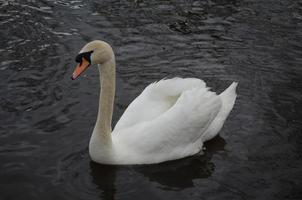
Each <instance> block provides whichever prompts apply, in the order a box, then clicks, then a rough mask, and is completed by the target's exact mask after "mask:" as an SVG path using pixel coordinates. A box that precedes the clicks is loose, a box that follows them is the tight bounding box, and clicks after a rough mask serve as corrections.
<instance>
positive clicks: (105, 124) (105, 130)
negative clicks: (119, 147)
mask: <svg viewBox="0 0 302 200" xmlns="http://www.w3.org/2000/svg"><path fill="white" fill-rule="evenodd" d="M98 68H99V72H100V84H101V91H100V93H101V94H100V100H99V111H98V117H97V122H96V125H95V133H96V134H98V136H99V137H98V138H99V139H100V142H101V143H103V144H109V143H111V120H112V112H113V104H114V94H115V60H114V58H112V59H111V60H109V61H107V62H106V63H104V64H102V66H101V65H98Z"/></svg>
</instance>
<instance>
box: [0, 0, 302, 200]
mask: <svg viewBox="0 0 302 200" xmlns="http://www.w3.org/2000/svg"><path fill="white" fill-rule="evenodd" d="M0 3H1V5H0V28H1V29H0V38H1V39H0V53H1V60H0V71H1V72H0V80H1V81H0V163H1V164H0V199H12V200H14V199H31V200H34V199H46V200H47V199H51V200H52V199H207V200H208V199H302V192H301V191H302V190H301V189H302V181H301V177H302V168H301V166H302V150H301V149H302V148H301V143H302V136H301V127H302V124H301V108H302V106H301V99H302V92H301V88H302V82H301V78H302V71H301V66H302V43H301V41H302V1H300V0H299V1H297V0H295V1H294V0H274V1H272V0H267V1H260V0H243V1H238V0H231V1H230V0H228V1H227V0H208V1H197V0H196V1H194V0H180V1H179V0H172V1H171V0H169V1H168V0H166V1H164V0H156V1H155V0H150V1H143V0H129V1H123V2H121V1H113V0H111V1H103V0H89V1H83V0H76V1H68V0H43V1H42V0H41V1H36V0H10V1H3V0H2V1H0ZM94 39H102V40H105V41H108V42H109V43H110V44H112V46H113V48H114V50H115V52H116V59H117V94H116V104H115V108H114V109H115V113H114V120H113V121H114V123H116V121H117V120H118V119H119V117H120V116H121V114H122V113H123V111H124V110H125V108H126V107H127V105H128V104H129V103H130V102H131V101H132V100H133V99H134V98H135V97H136V96H137V95H138V94H139V93H140V92H141V91H142V90H143V88H144V87H146V86H147V85H148V84H150V83H152V82H154V81H156V80H159V79H162V78H164V77H174V76H181V77H197V78H201V79H203V80H205V81H206V82H207V84H208V86H210V87H211V88H213V90H214V91H217V92H221V91H223V90H224V89H225V88H226V87H227V86H228V85H229V84H230V83H231V82H232V81H238V82H239V87H238V98H237V101H236V104H235V107H234V109H233V111H232V113H231V114H230V116H229V118H228V119H227V121H226V123H225V125H224V127H223V129H222V130H221V132H220V136H218V137H216V138H215V139H213V140H212V141H210V142H208V143H206V151H205V152H204V154H203V155H196V156H193V157H190V158H186V159H181V160H177V161H172V162H167V163H163V164H159V165H152V166H104V165H99V164H96V163H93V162H92V161H91V160H90V158H89V155H88V142H89V137H90V134H91V132H92V129H93V126H94V123H95V119H96V114H97V113H96V112H97V106H98V105H97V104H98V92H99V83H98V81H99V80H98V72H97V69H96V68H92V67H91V68H90V69H89V70H87V72H85V75H84V76H82V77H81V78H79V79H78V80H76V81H71V80H70V75H71V73H72V71H73V69H74V67H75V62H74V57H75V55H76V54H77V52H78V51H79V49H80V48H81V47H82V46H83V45H84V44H85V43H87V42H89V41H91V40H94Z"/></svg>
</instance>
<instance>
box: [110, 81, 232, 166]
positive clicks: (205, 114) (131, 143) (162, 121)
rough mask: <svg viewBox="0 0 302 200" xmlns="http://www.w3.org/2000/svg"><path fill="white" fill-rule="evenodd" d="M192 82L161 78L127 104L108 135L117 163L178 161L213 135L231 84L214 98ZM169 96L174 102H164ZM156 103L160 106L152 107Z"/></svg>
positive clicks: (229, 106) (225, 109) (224, 112)
mask: <svg viewBox="0 0 302 200" xmlns="http://www.w3.org/2000/svg"><path fill="white" fill-rule="evenodd" d="M197 80H198V79H188V80H187V79H179V78H177V79H170V80H162V81H160V82H158V83H154V84H151V85H150V86H148V87H147V88H146V89H145V90H144V92H143V93H142V94H141V95H140V96H139V97H138V98H137V99H135V101H134V102H132V104H131V105H130V106H129V108H128V109H127V110H126V111H125V114H124V116H123V117H122V118H121V120H122V121H121V122H119V123H118V124H117V127H116V128H115V129H114V131H113V140H114V143H115V144H116V149H115V152H118V153H117V154H116V155H115V159H116V161H117V162H118V163H124V164H133V163H136V164H148V163H158V162H163V161H167V160H173V159H179V158H183V157H186V156H190V155H193V154H196V153H198V152H199V151H200V150H201V149H202V146H203V142H204V141H206V140H209V139H211V138H213V137H215V136H216V135H217V133H218V131H219V130H220V129H221V127H222V125H223V123H224V121H225V119H226V117H227V116H228V114H229V113H230V111H231V109H232V107H233V105H234V101H235V98H236V92H235V90H236V85H237V84H236V83H233V84H232V85H231V86H230V87H229V88H228V89H227V90H225V92H223V93H222V94H220V95H216V94H215V93H214V92H211V91H209V89H208V88H206V87H205V84H204V82H203V81H201V80H198V81H197ZM186 81H189V82H190V84H189V82H186ZM181 82H183V84H184V85H185V84H187V83H188V84H187V85H185V86H184V85H182V84H181ZM165 83H166V84H165ZM173 84H174V86H175V87H173ZM178 84H179V87H177V85H178ZM171 96H172V97H175V100H174V101H175V102H173V103H170V104H169V103H166V102H167V101H171V100H167V97H171ZM150 102H153V105H154V106H150V105H152V103H150ZM154 102H156V103H154ZM157 103H158V104H162V105H164V106H162V107H161V106H158V107H156V106H155V104H157ZM168 104H169V105H168ZM147 105H149V107H145V106H147ZM165 106H166V107H165ZM154 110H155V111H154ZM146 111H147V112H148V111H152V112H151V114H150V113H144V112H146ZM132 117H135V118H136V119H132ZM134 121H138V122H137V123H134Z"/></svg>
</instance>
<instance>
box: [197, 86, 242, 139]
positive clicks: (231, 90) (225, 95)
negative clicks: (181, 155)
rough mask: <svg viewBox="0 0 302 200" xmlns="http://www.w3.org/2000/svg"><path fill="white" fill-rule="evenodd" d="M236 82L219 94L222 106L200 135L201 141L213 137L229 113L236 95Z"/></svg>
mask: <svg viewBox="0 0 302 200" xmlns="http://www.w3.org/2000/svg"><path fill="white" fill-rule="evenodd" d="M237 85H238V83H237V82H233V83H232V84H231V85H230V86H229V87H228V88H227V89H226V90H224V91H223V92H222V93H221V94H220V95H219V97H220V99H221V101H222V107H221V110H220V111H219V113H218V114H217V116H216V118H215V119H214V120H213V122H212V123H211V125H210V126H209V128H208V129H207V131H206V132H205V133H204V134H203V135H202V137H201V139H202V141H203V142H205V141H207V140H210V139H212V138H213V137H215V136H216V135H217V134H218V132H219V131H220V129H221V128H222V126H223V124H224V121H225V120H226V118H227V117H228V115H229V114H230V112H231V110H232V108H233V107H234V103H235V100H236V97H237V94H236V88H237Z"/></svg>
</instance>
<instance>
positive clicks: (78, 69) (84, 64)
mask: <svg viewBox="0 0 302 200" xmlns="http://www.w3.org/2000/svg"><path fill="white" fill-rule="evenodd" d="M89 65H90V63H89V62H88V61H87V60H86V59H85V58H82V62H80V63H79V64H78V65H77V67H76V68H75V70H74V71H73V73H72V76H71V79H72V80H74V79H76V78H77V77H78V76H80V75H81V74H82V73H83V72H84V71H85V69H87V68H88V67H89Z"/></svg>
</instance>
